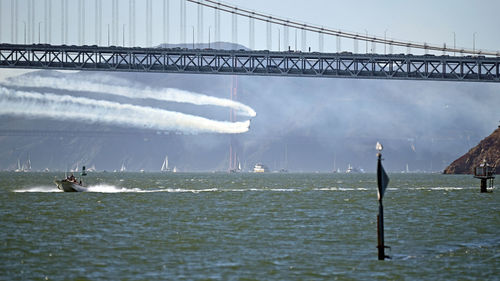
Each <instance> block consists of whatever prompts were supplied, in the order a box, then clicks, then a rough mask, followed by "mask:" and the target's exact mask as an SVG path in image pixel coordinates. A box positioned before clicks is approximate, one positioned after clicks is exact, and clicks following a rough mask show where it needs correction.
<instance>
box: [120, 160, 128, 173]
mask: <svg viewBox="0 0 500 281" xmlns="http://www.w3.org/2000/svg"><path fill="white" fill-rule="evenodd" d="M126 171H127V167H125V162H122V166H121V168H120V172H126Z"/></svg>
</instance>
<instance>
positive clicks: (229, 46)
mask: <svg viewBox="0 0 500 281" xmlns="http://www.w3.org/2000/svg"><path fill="white" fill-rule="evenodd" d="M157 47H158V48H186V49H193V44H192V43H183V44H160V45H158V46H157ZM207 48H209V46H208V43H199V44H198V43H197V44H194V49H207ZM210 49H216V50H245V51H249V50H250V49H249V48H247V47H245V46H243V45H240V44H234V43H229V42H212V43H210Z"/></svg>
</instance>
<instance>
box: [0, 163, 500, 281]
mask: <svg viewBox="0 0 500 281" xmlns="http://www.w3.org/2000/svg"><path fill="white" fill-rule="evenodd" d="M63 176H64V173H13V172H1V173H0V280H500V204H499V203H500V191H499V190H498V189H493V190H492V191H493V192H491V193H480V192H479V181H478V180H476V179H473V178H472V176H468V175H453V176H451V175H440V174H389V177H390V183H389V188H388V190H387V191H386V194H385V197H384V202H383V203H384V221H385V243H386V245H387V246H390V247H391V249H388V250H386V254H388V255H389V256H391V259H389V260H385V261H378V260H377V248H376V246H377V226H376V216H377V212H378V202H377V191H376V190H377V189H376V175H375V174H326V173H325V174H294V173H283V174H272V173H270V174H247V173H236V174H227V173H185V174H183V173H180V174H179V173H176V174H173V173H163V174H162V173H104V172H100V173H90V174H89V175H88V176H87V177H86V185H87V188H86V190H85V192H79V193H64V192H60V191H59V190H58V189H57V187H56V186H55V184H54V183H53V180H54V178H55V177H57V178H61V177H63Z"/></svg>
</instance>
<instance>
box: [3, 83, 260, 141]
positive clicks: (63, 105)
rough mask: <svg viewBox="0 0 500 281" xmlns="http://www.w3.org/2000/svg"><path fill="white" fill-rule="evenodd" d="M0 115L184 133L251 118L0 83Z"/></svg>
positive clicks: (244, 127) (225, 128)
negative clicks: (224, 118) (217, 116)
mask: <svg viewBox="0 0 500 281" xmlns="http://www.w3.org/2000/svg"><path fill="white" fill-rule="evenodd" d="M0 115H15V116H23V117H30V118H50V119H57V120H77V121H87V122H100V123H106V124H113V125H120V126H126V127H135V128H146V129H155V130H175V131H181V132H184V133H192V134H196V133H229V134H235V133H244V132H247V131H248V129H249V126H250V121H248V120H247V121H244V122H223V121H216V120H211V119H207V118H204V117H200V116H194V115H188V114H184V113H180V112H174V111H167V110H163V109H159V108H153V107H147V106H138V105H132V104H121V103H117V102H111V101H105V100H95V99H89V98H83V97H74V96H69V95H56V94H52V93H39V92H27V91H17V90H12V89H8V88H5V87H2V86H0Z"/></svg>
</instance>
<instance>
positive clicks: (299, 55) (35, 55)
mask: <svg viewBox="0 0 500 281" xmlns="http://www.w3.org/2000/svg"><path fill="white" fill-rule="evenodd" d="M0 67H1V68H30V69H65V70H91V71H97V70H100V71H139V72H165V73H197V74H200V73H207V74H232V75H264V76H300V77H337V78H364V79H410V80H445V81H475V82H500V57H482V56H467V57H462V56H459V57H455V56H434V55H423V56H414V55H404V54H400V55H379V54H352V53H346V52H343V53H314V52H313V53H304V52H269V51H245V50H234V51H233V50H214V49H204V50H199V49H194V50H193V49H180V48H174V49H160V48H125V47H98V46H52V45H12V44H1V45H0Z"/></svg>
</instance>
